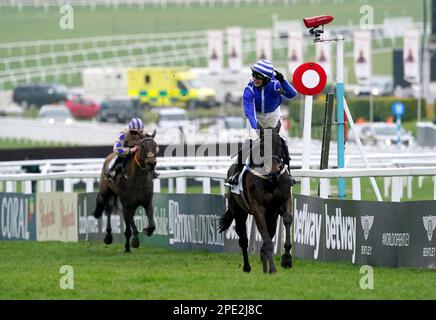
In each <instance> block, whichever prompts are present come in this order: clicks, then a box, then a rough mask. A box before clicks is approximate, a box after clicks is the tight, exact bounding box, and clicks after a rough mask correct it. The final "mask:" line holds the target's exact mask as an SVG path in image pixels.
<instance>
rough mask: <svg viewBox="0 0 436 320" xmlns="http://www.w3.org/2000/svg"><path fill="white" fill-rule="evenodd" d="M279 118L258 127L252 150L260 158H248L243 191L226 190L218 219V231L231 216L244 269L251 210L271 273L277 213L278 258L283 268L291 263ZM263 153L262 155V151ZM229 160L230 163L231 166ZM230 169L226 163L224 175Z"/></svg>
mask: <svg viewBox="0 0 436 320" xmlns="http://www.w3.org/2000/svg"><path fill="white" fill-rule="evenodd" d="M279 131H280V121H279V123H278V125H277V127H276V128H265V129H262V128H261V129H260V140H258V141H257V143H256V144H255V145H254V146H253V150H252V153H253V154H258V155H260V157H259V158H258V159H259V160H260V161H252V160H250V164H249V166H248V170H249V171H247V173H246V174H245V176H244V177H243V190H244V191H243V192H241V195H237V194H234V193H232V192H231V191H230V190H229V192H228V208H227V210H226V212H225V214H224V215H223V216H222V217H221V219H220V222H219V231H220V232H223V231H225V230H227V229H228V228H229V227H230V225H231V224H232V221H233V220H235V225H236V233H237V234H238V236H239V246H240V247H241V249H242V254H243V260H244V266H243V270H244V271H245V272H250V271H251V266H250V263H249V261H248V253H247V249H248V238H247V230H246V221H247V217H248V214H252V215H253V217H254V220H255V222H256V226H257V229H258V230H259V233H260V234H261V236H262V240H263V244H262V247H261V250H260V257H261V260H262V266H263V272H264V273H266V272H267V270H268V264H269V272H270V273H275V272H276V268H275V266H274V262H273V242H272V239H273V237H274V235H275V232H276V227H277V219H278V216H279V215H281V216H282V217H283V223H284V225H285V231H286V240H285V245H284V248H285V253H284V254H283V256H282V259H281V265H282V267H283V268H291V267H292V256H291V253H290V250H291V238H290V229H291V224H292V215H291V210H292V196H291V186H292V179H291V176H290V175H289V173H288V171H287V170H286V168H285V165H284V164H283V161H282V159H283V154H282V153H283V152H282V145H281V144H282V139H281V138H280V135H279ZM262 153H263V155H262ZM234 165H235V164H233V165H232V166H234ZM232 173H233V168H232V167H230V168H229V170H228V172H227V176H228V177H229V176H230V175H232Z"/></svg>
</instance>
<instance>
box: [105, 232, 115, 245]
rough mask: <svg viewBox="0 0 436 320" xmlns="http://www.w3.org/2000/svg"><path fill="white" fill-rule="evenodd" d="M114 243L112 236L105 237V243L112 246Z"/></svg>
mask: <svg viewBox="0 0 436 320" xmlns="http://www.w3.org/2000/svg"><path fill="white" fill-rule="evenodd" d="M112 241H113V238H112V235H111V234H107V235H106V236H105V237H104V243H106V244H111V243H112Z"/></svg>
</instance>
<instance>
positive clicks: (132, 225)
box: [130, 211, 139, 248]
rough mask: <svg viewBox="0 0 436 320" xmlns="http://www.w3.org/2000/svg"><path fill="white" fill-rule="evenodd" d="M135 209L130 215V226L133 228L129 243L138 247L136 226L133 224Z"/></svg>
mask: <svg viewBox="0 0 436 320" xmlns="http://www.w3.org/2000/svg"><path fill="white" fill-rule="evenodd" d="M134 217H135V211H133V214H132V215H131V216H130V226H131V227H132V230H133V238H132V242H131V243H130V244H131V245H132V247H133V248H138V247H139V238H138V233H139V232H138V228H137V227H136V224H135V219H134Z"/></svg>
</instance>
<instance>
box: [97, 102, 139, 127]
mask: <svg viewBox="0 0 436 320" xmlns="http://www.w3.org/2000/svg"><path fill="white" fill-rule="evenodd" d="M142 112H143V107H142V106H141V105H140V103H139V101H138V100H135V99H131V98H130V97H116V98H111V99H108V100H104V101H103V102H102V103H101V104H100V111H99V112H98V114H97V119H98V120H99V121H102V122H107V121H115V122H119V123H126V122H128V121H129V120H130V119H132V118H136V117H141V116H142Z"/></svg>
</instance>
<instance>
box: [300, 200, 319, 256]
mask: <svg viewBox="0 0 436 320" xmlns="http://www.w3.org/2000/svg"><path fill="white" fill-rule="evenodd" d="M321 220H322V215H321V214H318V213H315V212H308V205H307V203H304V204H303V210H298V209H297V199H295V201H294V242H296V243H300V244H305V245H309V246H311V247H315V250H314V251H313V258H314V259H318V253H319V239H320V236H321Z"/></svg>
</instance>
